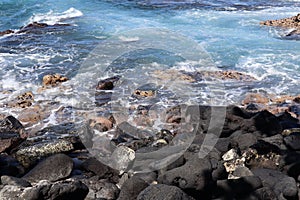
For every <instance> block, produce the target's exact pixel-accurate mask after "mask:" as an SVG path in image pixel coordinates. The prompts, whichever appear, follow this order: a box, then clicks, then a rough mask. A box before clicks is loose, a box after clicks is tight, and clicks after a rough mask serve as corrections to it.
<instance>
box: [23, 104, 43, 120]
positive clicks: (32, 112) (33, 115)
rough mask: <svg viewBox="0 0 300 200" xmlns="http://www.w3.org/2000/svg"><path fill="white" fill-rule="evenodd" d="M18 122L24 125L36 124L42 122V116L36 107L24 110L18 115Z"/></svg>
mask: <svg viewBox="0 0 300 200" xmlns="http://www.w3.org/2000/svg"><path fill="white" fill-rule="evenodd" d="M18 118H19V120H20V121H21V122H25V123H32V124H34V123H37V122H39V121H41V120H42V114H41V111H40V109H39V107H38V106H36V107H34V108H26V109H25V110H24V111H22V113H20V115H19V117H18Z"/></svg>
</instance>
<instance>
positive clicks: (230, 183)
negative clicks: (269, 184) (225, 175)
mask: <svg viewBox="0 0 300 200" xmlns="http://www.w3.org/2000/svg"><path fill="white" fill-rule="evenodd" d="M260 187H262V182H261V180H260V179H259V177H256V176H248V177H242V178H239V179H228V180H219V181H217V190H216V191H215V194H216V195H217V196H219V197H220V196H226V198H230V199H234V198H239V197H243V196H247V195H249V194H250V193H252V192H253V191H255V190H256V189H258V188H260Z"/></svg>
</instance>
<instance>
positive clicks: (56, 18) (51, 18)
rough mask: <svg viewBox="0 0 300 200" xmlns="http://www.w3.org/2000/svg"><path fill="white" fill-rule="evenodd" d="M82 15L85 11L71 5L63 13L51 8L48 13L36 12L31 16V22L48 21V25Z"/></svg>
mask: <svg viewBox="0 0 300 200" xmlns="http://www.w3.org/2000/svg"><path fill="white" fill-rule="evenodd" d="M81 16H83V13H82V12H81V11H80V10H77V9H75V8H73V7H71V8H69V9H68V10H66V11H64V12H62V13H55V12H53V10H50V11H49V12H48V13H46V14H44V13H39V14H34V15H33V16H31V17H30V19H29V23H33V22H40V23H46V24H48V25H54V24H57V23H61V22H63V21H66V20H68V19H73V18H76V17H81Z"/></svg>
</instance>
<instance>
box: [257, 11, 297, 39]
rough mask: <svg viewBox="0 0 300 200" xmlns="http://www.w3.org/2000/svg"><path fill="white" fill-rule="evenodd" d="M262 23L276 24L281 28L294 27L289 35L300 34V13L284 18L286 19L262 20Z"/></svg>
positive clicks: (266, 24)
mask: <svg viewBox="0 0 300 200" xmlns="http://www.w3.org/2000/svg"><path fill="white" fill-rule="evenodd" d="M260 24H261V25H264V26H275V27H281V28H289V29H291V28H292V29H294V30H293V31H291V32H290V33H289V34H288V35H287V36H291V35H299V34H300V14H297V15H296V16H293V17H288V18H284V19H276V20H267V21H262V22H260Z"/></svg>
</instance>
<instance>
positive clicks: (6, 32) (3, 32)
mask: <svg viewBox="0 0 300 200" xmlns="http://www.w3.org/2000/svg"><path fill="white" fill-rule="evenodd" d="M11 33H14V31H13V30H5V31H0V36H3V35H7V34H11Z"/></svg>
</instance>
